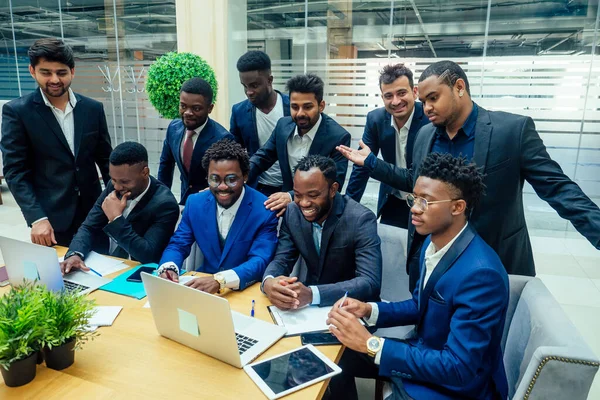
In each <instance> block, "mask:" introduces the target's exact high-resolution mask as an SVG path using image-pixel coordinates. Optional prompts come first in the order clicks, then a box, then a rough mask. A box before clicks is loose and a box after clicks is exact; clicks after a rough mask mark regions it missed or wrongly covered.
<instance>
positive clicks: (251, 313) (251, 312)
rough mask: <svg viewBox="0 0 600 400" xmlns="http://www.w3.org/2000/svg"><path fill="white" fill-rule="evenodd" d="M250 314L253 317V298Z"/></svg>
mask: <svg viewBox="0 0 600 400" xmlns="http://www.w3.org/2000/svg"><path fill="white" fill-rule="evenodd" d="M250 316H251V317H254V300H252V310H250Z"/></svg>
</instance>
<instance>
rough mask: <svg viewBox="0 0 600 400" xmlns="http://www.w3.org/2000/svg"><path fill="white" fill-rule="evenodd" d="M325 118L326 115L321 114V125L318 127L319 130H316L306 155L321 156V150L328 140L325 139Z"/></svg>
mask: <svg viewBox="0 0 600 400" xmlns="http://www.w3.org/2000/svg"><path fill="white" fill-rule="evenodd" d="M327 118H329V117H328V116H327V115H325V114H323V113H322V114H321V125H319V129H317V133H315V137H314V139H313V141H312V143H311V144H310V148H309V150H308V154H321V149H322V148H324V147H325V143H327V141H328V140H329V138H328V137H327V122H326V119H327Z"/></svg>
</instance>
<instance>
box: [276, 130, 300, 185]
mask: <svg viewBox="0 0 600 400" xmlns="http://www.w3.org/2000/svg"><path fill="white" fill-rule="evenodd" d="M289 128H290V130H289V131H288V132H286V131H281V138H277V154H278V159H279V168H280V169H281V175H282V179H283V186H284V187H285V183H286V180H289V185H290V188H291V187H293V186H294V184H293V175H292V170H291V169H290V162H289V158H288V157H289V154H288V150H287V144H288V141H289V140H290V138H291V137H292V136H293V135H294V132H295V131H296V124H295V123H294V122H293V121H292V123H291V124H290V125H289ZM279 139H281V140H279Z"/></svg>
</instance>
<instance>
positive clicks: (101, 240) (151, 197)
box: [61, 142, 179, 273]
mask: <svg viewBox="0 0 600 400" xmlns="http://www.w3.org/2000/svg"><path fill="white" fill-rule="evenodd" d="M109 168H110V177H111V182H109V183H108V185H106V189H105V190H104V192H102V194H101V195H100V197H98V200H97V201H96V204H94V207H93V208H92V210H91V211H90V213H89V214H88V216H87V218H86V219H85V221H84V222H83V224H82V225H81V227H80V228H79V230H78V231H77V233H76V234H75V237H74V238H73V240H72V241H71V244H70V245H69V250H68V251H67V253H66V254H65V260H64V261H63V262H62V263H61V268H62V270H63V273H69V271H70V270H71V269H73V268H75V269H83V270H89V268H87V266H86V265H85V263H84V260H85V258H86V257H87V255H88V254H89V252H90V251H92V250H94V251H96V252H98V253H102V254H107V255H110V256H113V257H120V258H130V259H132V260H136V261H139V262H141V263H143V264H145V263H155V262H158V260H159V259H160V256H161V255H162V252H163V250H164V249H165V247H167V244H168V243H169V239H171V236H172V235H173V231H174V230H175V225H176V224H177V220H178V219H179V206H178V205H177V200H175V196H173V193H171V191H170V190H169V188H167V187H166V186H165V185H163V184H162V183H160V182H159V181H157V180H156V179H154V178H153V177H152V176H150V170H149V169H148V152H147V151H146V149H145V148H144V146H142V145H141V144H139V143H135V142H123V143H121V144H120V145H118V146H117V147H115V149H114V150H113V152H112V153H111V154H110V167H109Z"/></svg>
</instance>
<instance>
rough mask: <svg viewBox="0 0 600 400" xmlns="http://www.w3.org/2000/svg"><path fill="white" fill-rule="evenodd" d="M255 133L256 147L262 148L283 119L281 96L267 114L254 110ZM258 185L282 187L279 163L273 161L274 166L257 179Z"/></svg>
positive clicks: (278, 95) (278, 96)
mask: <svg viewBox="0 0 600 400" xmlns="http://www.w3.org/2000/svg"><path fill="white" fill-rule="evenodd" d="M255 116H256V132H257V133H258V145H259V146H260V147H263V146H264V145H265V143H266V142H267V140H269V138H270V137H271V134H272V133H273V130H275V125H277V121H279V119H281V118H283V99H282V98H281V95H280V94H279V93H277V103H276V104H275V107H273V109H272V110H271V111H269V113H268V114H265V113H264V112H262V111H261V110H259V109H258V108H256V113H255ZM258 183H262V184H263V185H267V186H275V187H277V186H281V185H283V178H282V177H281V168H279V161H275V164H273V165H272V166H271V168H269V169H268V170H266V171H265V172H263V173H262V174H261V175H260V176H259V177H258Z"/></svg>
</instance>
